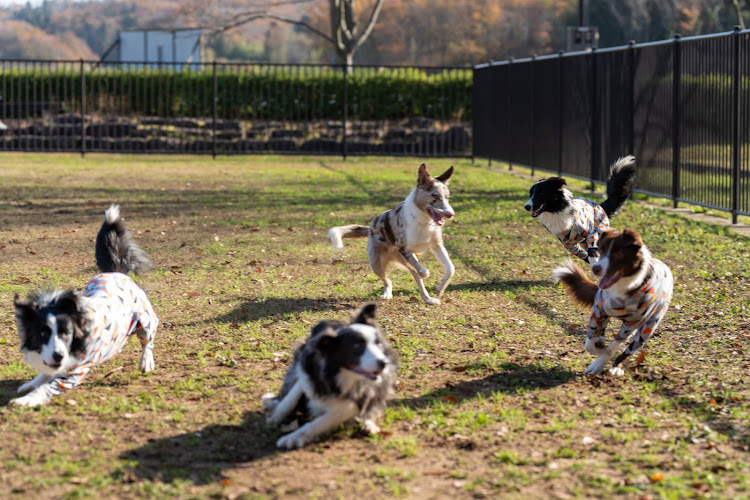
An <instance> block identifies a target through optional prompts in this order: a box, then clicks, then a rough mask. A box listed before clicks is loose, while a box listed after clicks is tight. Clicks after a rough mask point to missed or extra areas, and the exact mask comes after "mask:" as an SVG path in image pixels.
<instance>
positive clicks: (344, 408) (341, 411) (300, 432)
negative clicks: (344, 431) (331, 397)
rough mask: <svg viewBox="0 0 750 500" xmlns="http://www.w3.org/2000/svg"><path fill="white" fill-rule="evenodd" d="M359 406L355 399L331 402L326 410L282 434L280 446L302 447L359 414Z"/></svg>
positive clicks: (278, 444)
mask: <svg viewBox="0 0 750 500" xmlns="http://www.w3.org/2000/svg"><path fill="white" fill-rule="evenodd" d="M358 413H359V408H358V407H357V405H356V403H354V402H353V401H337V402H335V403H333V404H329V407H328V408H327V409H326V412H325V413H324V414H322V415H320V416H319V417H317V418H316V419H315V420H312V421H310V422H308V423H306V424H305V425H303V426H302V427H300V428H299V429H297V430H296V431H294V432H290V433H289V434H287V435H286V436H282V437H281V438H279V440H278V441H276V446H277V447H278V448H286V449H288V450H291V449H293V448H301V447H303V446H305V445H306V444H307V443H310V442H312V441H313V440H315V439H316V438H317V437H318V436H320V435H321V434H323V433H325V432H328V431H330V430H332V429H335V428H336V427H338V426H339V425H341V424H343V423H344V422H346V421H347V420H350V419H352V418H354V417H356V416H357V414H358Z"/></svg>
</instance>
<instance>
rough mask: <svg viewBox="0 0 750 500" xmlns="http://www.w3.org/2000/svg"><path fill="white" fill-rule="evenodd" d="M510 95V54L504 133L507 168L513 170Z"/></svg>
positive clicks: (510, 59)
mask: <svg viewBox="0 0 750 500" xmlns="http://www.w3.org/2000/svg"><path fill="white" fill-rule="evenodd" d="M512 95H513V56H510V58H509V59H508V94H507V96H506V103H507V106H508V107H507V108H505V109H506V114H505V116H506V119H505V122H506V127H507V133H506V135H505V137H506V141H507V144H508V170H513V137H511V123H512V122H513V121H514V120H513V118H515V117H513V116H511V113H510V109H511V107H510V106H511V102H513V101H512Z"/></svg>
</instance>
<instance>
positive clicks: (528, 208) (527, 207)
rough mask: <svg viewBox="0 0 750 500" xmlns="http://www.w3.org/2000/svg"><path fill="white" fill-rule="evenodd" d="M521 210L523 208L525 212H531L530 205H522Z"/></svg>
mask: <svg viewBox="0 0 750 500" xmlns="http://www.w3.org/2000/svg"><path fill="white" fill-rule="evenodd" d="M523 208H525V209H526V211H527V212H531V204H530V203H527V204H526V205H524V206H523Z"/></svg>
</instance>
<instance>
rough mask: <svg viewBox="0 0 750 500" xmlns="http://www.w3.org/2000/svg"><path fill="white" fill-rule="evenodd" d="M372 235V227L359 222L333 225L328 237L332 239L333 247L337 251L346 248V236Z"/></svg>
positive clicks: (364, 236)
mask: <svg viewBox="0 0 750 500" xmlns="http://www.w3.org/2000/svg"><path fill="white" fill-rule="evenodd" d="M368 236H370V228H369V227H367V226H360V225H359V224H350V225H348V226H337V227H332V228H331V229H329V230H328V239H329V240H331V244H332V245H333V249H334V250H336V251H337V252H341V251H343V250H344V242H343V239H344V238H367V237H368Z"/></svg>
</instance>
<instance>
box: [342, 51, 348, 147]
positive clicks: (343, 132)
mask: <svg viewBox="0 0 750 500" xmlns="http://www.w3.org/2000/svg"><path fill="white" fill-rule="evenodd" d="M343 68H344V89H343V91H344V98H343V100H344V128H343V130H342V132H341V151H342V153H343V157H344V158H343V159H344V161H346V122H347V120H348V118H349V110H348V109H347V108H348V106H349V102H348V98H349V96H348V95H347V90H348V88H347V87H348V82H347V73H348V72H349V66H348V65H347V63H344V65H343Z"/></svg>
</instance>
